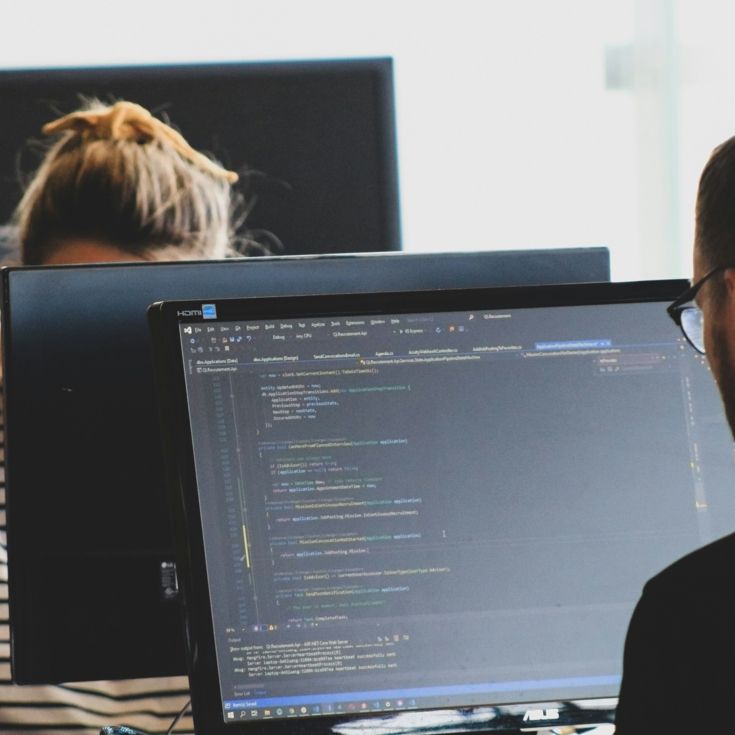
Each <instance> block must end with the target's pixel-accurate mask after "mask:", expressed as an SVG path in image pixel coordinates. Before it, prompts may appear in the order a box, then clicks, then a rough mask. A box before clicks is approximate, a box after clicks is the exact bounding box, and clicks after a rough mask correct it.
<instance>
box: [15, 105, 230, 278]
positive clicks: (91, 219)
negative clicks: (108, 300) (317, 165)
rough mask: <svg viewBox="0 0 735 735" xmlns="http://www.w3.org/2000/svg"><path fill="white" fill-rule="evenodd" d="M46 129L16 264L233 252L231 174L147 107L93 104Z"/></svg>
mask: <svg viewBox="0 0 735 735" xmlns="http://www.w3.org/2000/svg"><path fill="white" fill-rule="evenodd" d="M43 132H44V133H45V134H46V135H54V136H57V140H56V142H55V143H54V144H53V145H52V147H51V148H50V149H49V150H48V152H47V154H46V156H45V157H44V160H43V162H42V163H41V165H40V167H39V169H38V170H37V172H36V173H35V175H34V176H33V178H32V180H31V182H30V184H29V186H28V188H27V189H26V192H25V194H24V196H23V198H22V199H21V201H20V204H19V205H18V208H17V210H16V215H15V220H16V223H17V226H18V237H19V240H20V245H21V253H20V254H21V260H22V262H23V263H25V264H28V265H37V264H40V263H58V262H86V261H87V260H89V256H93V257H95V258H97V259H101V260H131V259H133V260H136V259H142V260H170V259H196V258H224V257H226V256H228V255H233V254H237V250H236V249H235V247H234V242H235V232H234V230H235V229H236V226H237V225H239V224H241V222H237V221H235V220H236V216H235V210H236V209H237V208H238V206H241V205H242V200H241V198H239V197H238V196H237V195H236V194H235V193H234V192H233V189H232V184H234V183H235V182H236V181H237V180H238V175H237V174H236V173H235V172H234V171H228V170H226V169H224V168H222V167H221V166H220V165H219V164H217V163H216V162H215V161H213V160H211V159H210V158H207V157H206V156H205V155H203V154H202V153H200V152H199V151H196V150H195V149H193V148H192V147H191V146H190V145H189V144H188V143H187V142H186V140H185V139H184V138H183V136H182V135H181V134H180V133H179V132H177V131H176V130H174V129H173V128H172V127H170V126H169V125H167V124H166V123H164V122H162V121H161V120H159V119H157V118H155V117H154V116H153V115H152V114H151V113H150V112H148V110H146V109H145V108H143V107H141V106H140V105H137V104H134V103H132V102H125V101H121V102H117V103H115V104H113V105H102V104H100V103H91V104H90V105H89V107H88V108H87V109H84V110H79V111H77V112H73V113H71V114H69V115H66V116H64V117H61V118H59V119H58V120H54V121H53V122H50V123H48V124H47V125H45V126H44V127H43Z"/></svg>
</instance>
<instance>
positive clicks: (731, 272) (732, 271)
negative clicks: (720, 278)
mask: <svg viewBox="0 0 735 735" xmlns="http://www.w3.org/2000/svg"><path fill="white" fill-rule="evenodd" d="M723 275H724V279H725V287H726V288H727V295H728V296H729V297H735V268H725V273H724V274H723Z"/></svg>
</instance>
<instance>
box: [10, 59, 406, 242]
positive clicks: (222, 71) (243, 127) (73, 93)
mask: <svg viewBox="0 0 735 735" xmlns="http://www.w3.org/2000/svg"><path fill="white" fill-rule="evenodd" d="M82 97H84V98H98V99H99V100H101V101H102V102H112V101H115V100H118V99H127V100H131V101H133V102H138V103H139V104H142V105H144V106H145V107H147V108H149V109H150V110H151V111H153V112H154V113H156V114H157V115H158V116H163V117H164V118H168V119H170V120H171V121H172V123H173V124H174V125H175V126H176V127H177V128H178V129H179V130H181V131H182V132H183V134H184V135H185V137H186V138H187V140H188V141H189V142H190V143H191V144H192V145H193V146H194V147H196V148H198V149H200V150H203V151H207V152H210V153H212V154H213V155H214V156H215V157H216V158H218V159H219V160H220V161H222V162H223V163H224V164H225V165H226V166H227V167H229V168H232V169H234V170H240V169H241V167H246V168H247V169H248V170H250V171H251V173H250V174H249V175H248V174H246V175H244V176H243V177H242V179H241V183H240V184H239V185H238V187H239V188H240V190H241V191H243V193H244V194H245V196H246V199H247V200H248V201H249V202H250V203H251V204H252V205H253V207H252V212H251V214H250V215H249V217H248V219H247V223H246V224H247V227H248V228H249V229H251V230H253V231H258V230H265V231H267V232H269V233H272V234H273V235H275V236H276V237H277V238H278V240H280V242H281V243H282V244H283V250H282V251H274V255H280V254H284V255H286V254H288V255H291V254H299V253H330V252H369V251H383V250H398V249H400V247H401V237H400V217H399V202H398V168H397V160H396V133H395V116H394V101H393V70H392V62H391V60H390V59H388V58H381V59H355V60H330V61H298V62H267V63H229V64H197V65H190V64H186V65H168V66H126V67H110V68H77V69H29V70H21V71H17V70H14V71H0V99H2V101H3V136H2V142H1V143H0V171H2V172H3V176H2V178H1V179H0V223H2V222H4V221H6V220H7V219H8V218H9V217H10V215H11V214H12V211H13V209H14V207H15V206H16V204H17V203H18V200H19V199H20V195H21V193H22V185H21V183H22V179H23V178H24V176H27V175H28V174H29V173H31V172H32V171H34V170H35V168H36V167H37V166H38V165H39V163H40V155H39V154H38V150H37V149H38V145H34V144H32V143H31V144H29V141H31V142H32V141H38V140H39V139H41V138H42V137H43V136H42V135H41V127H42V125H43V124H44V123H46V122H48V121H50V120H53V119H54V118H55V117H58V116H59V115H61V114H63V113H67V112H71V111H73V110H75V109H77V108H78V107H79V105H80V102H81V98H82ZM256 239H259V240H260V241H261V242H264V243H272V242H273V240H272V239H271V238H268V237H267V236H261V237H259V238H256Z"/></svg>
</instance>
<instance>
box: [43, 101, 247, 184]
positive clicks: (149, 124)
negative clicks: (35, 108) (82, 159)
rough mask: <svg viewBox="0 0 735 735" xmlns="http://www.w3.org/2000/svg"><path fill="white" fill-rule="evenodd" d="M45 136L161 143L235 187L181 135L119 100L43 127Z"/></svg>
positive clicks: (232, 176)
mask: <svg viewBox="0 0 735 735" xmlns="http://www.w3.org/2000/svg"><path fill="white" fill-rule="evenodd" d="M42 131H43V133H44V135H56V134H57V133H63V132H65V131H72V132H74V133H77V134H79V135H81V136H82V137H83V138H99V139H109V140H131V141H135V142H138V143H141V144H145V143H150V142H151V141H155V140H157V141H161V142H163V143H167V144H168V145H170V146H171V147H172V148H174V149H175V150H176V151H177V152H178V153H179V155H181V156H182V157H183V158H185V159H186V160H187V161H189V162H191V163H193V164H195V165H196V166H198V167H199V168H201V169H202V170H204V171H206V172H207V173H208V174H210V175H211V176H214V177H215V178H219V179H224V180H225V181H227V182H229V183H230V184H234V183H235V182H236V181H237V179H238V176H237V174H236V173H235V172H234V171H228V170H227V169H225V168H223V167H222V166H220V165H219V164H217V163H215V162H214V161H212V160H211V159H210V158H207V156H205V155H204V154H202V153H200V152H199V151H197V150H195V149H194V148H192V147H191V146H190V145H189V143H188V142H187V141H186V139H185V138H184V136H183V135H181V133H179V132H178V131H177V130H174V129H173V128H172V127H171V126H170V125H166V123H164V122H163V121H162V120H159V119H158V118H156V117H154V116H153V115H151V113H150V112H149V111H148V110H146V109H145V107H142V106H141V105H138V104H136V103H135V102H127V101H125V100H122V101H120V102H116V103H115V104H114V105H107V106H101V107H93V108H91V109H89V110H77V111H76V112H72V113H69V114H68V115H64V116H63V117H60V118H58V119H57V120H52V121H51V122H48V123H46V124H45V125H44V126H43V128H42Z"/></svg>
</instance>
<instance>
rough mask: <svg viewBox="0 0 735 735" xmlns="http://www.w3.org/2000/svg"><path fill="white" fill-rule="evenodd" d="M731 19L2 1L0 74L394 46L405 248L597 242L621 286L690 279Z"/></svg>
mask: <svg viewBox="0 0 735 735" xmlns="http://www.w3.org/2000/svg"><path fill="white" fill-rule="evenodd" d="M732 15H733V11H731V10H730V9H729V7H728V4H727V3H725V2H718V1H717V0H703V2H698V3H689V2H687V1H686V0H681V2H676V0H555V2H553V3H552V2H547V0H503V1H501V0H454V1H453V2H451V3H446V2H439V1H438V0H423V2H421V1H419V0H207V2H196V3H195V2H188V3H174V2H171V1H170V0H165V1H163V2H155V1H154V2H151V0H146V1H144V0H127V1H126V2H125V3H123V4H119V5H114V6H113V5H112V4H109V5H106V6H100V5H99V4H98V3H94V2H91V0H68V1H67V2H66V3H64V4H61V3H56V2H51V0H42V2H41V3H40V4H39V3H38V2H37V3H34V4H22V3H11V2H9V1H8V2H5V3H4V4H3V7H2V9H0V27H2V29H3V33H2V41H1V42H0V67H24V66H46V65H51V66H56V65H88V64H118V63H161V62H184V61H218V60H261V59H284V58H327V57H349V56H373V55H390V56H392V57H394V59H395V70H396V94H397V115H398V130H399V162H400V175H401V190H402V213H403V241H404V247H405V248H406V249H407V250H413V251H433V250H454V249H459V250H475V249H496V248H526V247H546V246H549V247H551V246H564V245H570V246H572V245H575V246H576V245H588V244H603V245H607V246H609V247H610V249H611V252H612V265H613V276H614V277H615V278H618V279H636V278H645V277H669V276H682V275H688V273H689V257H690V239H691V229H692V208H693V197H694V187H695V184H696V177H697V175H698V173H699V170H701V167H702V165H703V164H704V162H705V160H706V157H707V155H708V153H709V151H710V150H711V149H712V147H714V145H716V144H717V143H718V142H720V141H721V140H722V139H723V138H724V137H726V136H728V135H729V134H730V133H731V132H735V114H733V113H734V112H735V106H734V105H733V104H731V103H729V102H728V101H727V100H726V99H725V100H723V99H722V98H723V95H722V93H721V91H722V90H723V89H724V90H727V89H731V88H732V87H733V84H732V82H733V81H735V80H733V79H732V78H731V77H732V76H733V75H734V74H735V71H730V70H731V69H735V64H732V63H731V62H732V58H731V57H732V55H733V52H732V51H730V47H731V46H732V44H730V43H729V42H727V43H725V42H726V41H727V40H728V39H727V38H722V39H719V40H720V41H721V43H719V44H718V43H715V44H713V43H712V40H713V36H712V34H715V40H718V36H717V34H720V35H721V34H725V35H726V32H725V30H723V31H719V30H718V29H720V28H722V29H727V28H732V27H733V24H732V22H731V21H732V20H733V19H732V18H731V17H730V16H732ZM713 48H715V49H716V54H715V51H713V50H712V49H713ZM713 70H716V72H717V73H716V74H714V81H713ZM702 110H706V114H704V115H702V114H701V111H702ZM213 114H216V115H217V114H221V115H226V114H227V111H226V110H223V111H215V112H214V113H213ZM702 118H706V120H705V119H702ZM184 132H185V131H184Z"/></svg>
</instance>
